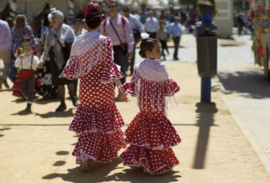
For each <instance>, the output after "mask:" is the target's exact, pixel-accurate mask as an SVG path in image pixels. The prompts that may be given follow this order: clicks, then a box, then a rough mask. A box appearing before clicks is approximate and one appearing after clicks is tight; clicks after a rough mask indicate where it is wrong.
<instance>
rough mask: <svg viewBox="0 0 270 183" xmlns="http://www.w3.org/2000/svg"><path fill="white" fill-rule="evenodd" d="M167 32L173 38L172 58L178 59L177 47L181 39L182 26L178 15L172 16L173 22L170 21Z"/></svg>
mask: <svg viewBox="0 0 270 183" xmlns="http://www.w3.org/2000/svg"><path fill="white" fill-rule="evenodd" d="M169 34H170V36H171V37H172V39H173V43H174V54H173V58H174V60H179V58H178V48H179V43H180V40H181V36H182V27H181V24H180V18H179V17H177V16H176V17H174V22H172V23H171V24H170V27H169Z"/></svg>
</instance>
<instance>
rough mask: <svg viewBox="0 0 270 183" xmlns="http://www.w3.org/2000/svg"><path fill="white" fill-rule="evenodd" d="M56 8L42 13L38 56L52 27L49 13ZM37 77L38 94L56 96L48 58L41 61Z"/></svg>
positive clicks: (48, 96) (47, 96) (49, 96)
mask: <svg viewBox="0 0 270 183" xmlns="http://www.w3.org/2000/svg"><path fill="white" fill-rule="evenodd" d="M54 10H56V9H55V8H51V9H50V10H48V11H46V12H45V13H44V17H43V25H42V28H41V43H42V46H41V49H40V50H39V51H40V53H39V54H38V55H39V56H41V55H42V53H43V51H44V44H45V40H46V37H47V34H48V32H49V30H50V29H51V28H52V25H51V19H50V18H49V14H50V13H51V12H52V11H54ZM37 73H38V78H39V79H40V81H41V87H40V88H39V89H38V91H37V92H38V94H39V95H41V96H43V97H44V98H56V97H57V96H58V89H57V86H56V85H53V84H52V73H51V66H50V60H49V58H48V60H44V61H43V67H42V68H38V69H37Z"/></svg>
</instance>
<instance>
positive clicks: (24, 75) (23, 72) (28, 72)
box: [21, 55, 35, 81]
mask: <svg viewBox="0 0 270 183" xmlns="http://www.w3.org/2000/svg"><path fill="white" fill-rule="evenodd" d="M32 63H33V55H32V57H31V68H30V69H22V70H21V75H22V79H23V80H24V81H27V80H28V79H29V78H30V77H31V76H32V75H33V74H34V73H35V71H34V70H33V69H32ZM21 68H23V67H22V59H21Z"/></svg>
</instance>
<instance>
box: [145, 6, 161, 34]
mask: <svg viewBox="0 0 270 183" xmlns="http://www.w3.org/2000/svg"><path fill="white" fill-rule="evenodd" d="M148 16H149V17H148V18H147V19H146V20H145V25H144V26H145V32H147V33H148V34H150V37H151V38H156V33H157V30H158V20H157V18H156V17H154V12H153V11H152V10H150V11H149V12H148Z"/></svg>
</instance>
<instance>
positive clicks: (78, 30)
mask: <svg viewBox="0 0 270 183" xmlns="http://www.w3.org/2000/svg"><path fill="white" fill-rule="evenodd" d="M84 23H85V22H83V21H82V19H76V20H75V23H74V26H73V29H74V32H75V36H76V37H78V36H80V35H83V34H85V33H86V32H87V31H86V29H84V27H83V24H84ZM77 88H78V79H74V93H75V96H77Z"/></svg>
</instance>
